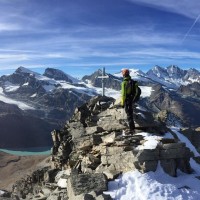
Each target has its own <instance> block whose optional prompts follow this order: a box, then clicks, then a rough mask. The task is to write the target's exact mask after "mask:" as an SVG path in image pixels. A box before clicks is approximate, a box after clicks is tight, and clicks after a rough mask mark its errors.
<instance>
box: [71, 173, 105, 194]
mask: <svg viewBox="0 0 200 200" xmlns="http://www.w3.org/2000/svg"><path fill="white" fill-rule="evenodd" d="M70 182H71V185H72V188H73V190H74V194H75V196H77V195H80V194H86V193H90V192H92V191H95V192H96V193H103V191H106V190H107V180H106V177H105V175H104V174H102V173H100V174H98V173H96V174H90V173H86V174H77V173H72V174H71V177H70Z"/></svg>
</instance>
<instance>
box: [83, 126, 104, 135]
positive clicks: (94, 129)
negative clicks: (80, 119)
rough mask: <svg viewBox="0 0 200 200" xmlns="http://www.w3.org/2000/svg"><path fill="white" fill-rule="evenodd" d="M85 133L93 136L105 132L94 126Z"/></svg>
mask: <svg viewBox="0 0 200 200" xmlns="http://www.w3.org/2000/svg"><path fill="white" fill-rule="evenodd" d="M85 131H86V134H87V135H91V134H94V133H100V132H102V131H103V129H102V128H101V127H99V126H93V127H86V128H85Z"/></svg>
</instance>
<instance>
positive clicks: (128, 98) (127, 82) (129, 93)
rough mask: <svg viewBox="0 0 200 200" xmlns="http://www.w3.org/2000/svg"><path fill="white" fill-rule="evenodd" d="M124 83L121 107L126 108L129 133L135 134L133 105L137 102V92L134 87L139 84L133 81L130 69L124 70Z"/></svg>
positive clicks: (122, 84)
mask: <svg viewBox="0 0 200 200" xmlns="http://www.w3.org/2000/svg"><path fill="white" fill-rule="evenodd" d="M121 72H122V75H123V82H122V83H121V106H122V107H123V108H125V112H126V114H127V120H128V126H129V130H127V131H126V132H127V133H134V130H135V124H134V121H133V103H134V102H135V101H134V100H135V97H136V96H137V95H136V90H135V89H134V91H133V87H135V88H136V87H137V86H138V85H137V82H136V81H133V80H131V76H130V73H129V70H128V69H122V71H121ZM132 83H133V84H134V86H133V85H132Z"/></svg>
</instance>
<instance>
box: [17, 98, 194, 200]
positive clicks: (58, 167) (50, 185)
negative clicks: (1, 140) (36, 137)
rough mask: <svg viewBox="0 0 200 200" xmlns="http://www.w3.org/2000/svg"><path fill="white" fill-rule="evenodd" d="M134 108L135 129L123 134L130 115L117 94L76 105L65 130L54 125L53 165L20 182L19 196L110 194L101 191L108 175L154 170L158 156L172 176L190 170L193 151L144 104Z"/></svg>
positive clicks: (83, 199)
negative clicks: (151, 140)
mask: <svg viewBox="0 0 200 200" xmlns="http://www.w3.org/2000/svg"><path fill="white" fill-rule="evenodd" d="M135 113H137V114H136V115H135V121H136V133H137V134H134V135H130V136H123V135H122V132H123V130H125V129H126V128H127V123H126V120H125V118H126V116H125V113H124V110H123V109H122V108H120V107H119V106H118V104H116V103H115V100H114V99H113V98H109V97H95V98H93V99H91V100H90V101H89V102H88V103H86V104H84V105H82V106H81V107H79V108H77V109H76V110H75V113H74V115H73V116H72V118H71V119H70V121H68V122H67V123H66V125H65V127H64V128H63V129H62V130H54V131H52V139H53V142H54V145H53V147H52V155H51V163H50V166H48V167H46V168H43V169H42V170H41V171H37V172H35V175H33V174H32V176H29V178H27V179H25V180H23V181H22V182H19V183H16V184H15V185H14V187H13V191H14V193H15V194H16V196H19V197H22V198H26V199H35V200H36V199H46V200H60V199H62V200H64V199H69V200H75V199H76V200H79V199H80V200H90V199H91V200H103V199H104V200H105V199H111V198H110V196H108V195H105V194H104V193H103V192H104V191H106V190H107V183H108V181H109V180H112V179H114V178H115V177H117V176H118V175H119V174H121V173H124V172H127V171H130V170H134V169H138V170H139V171H141V172H143V173H145V172H148V171H156V168H157V165H158V163H159V162H160V164H161V166H162V167H163V169H164V171H165V172H166V173H168V174H169V175H171V176H176V171H177V169H180V170H182V171H183V172H185V173H190V172H191V171H192V169H191V167H190V163H189V159H190V157H191V156H193V155H192V153H191V152H190V150H189V149H188V148H187V147H186V146H185V144H184V143H181V142H179V141H178V140H177V139H176V138H171V139H170V138H164V137H163V133H165V132H167V131H168V130H167V129H166V127H165V126H163V125H162V124H161V123H159V122H156V121H154V119H153V117H152V115H151V114H150V113H148V111H146V110H145V109H144V108H141V107H136V108H135ZM144 131H146V132H148V133H152V135H153V136H152V137H155V141H156V145H155V146H154V148H146V144H147V143H148V141H147V138H146V137H145V134H144ZM28 187H30V188H28ZM27 188H28V189H27Z"/></svg>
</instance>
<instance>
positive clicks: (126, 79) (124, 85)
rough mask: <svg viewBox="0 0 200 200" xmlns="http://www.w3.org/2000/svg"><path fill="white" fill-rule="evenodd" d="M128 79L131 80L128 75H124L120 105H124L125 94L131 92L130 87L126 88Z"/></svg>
mask: <svg viewBox="0 0 200 200" xmlns="http://www.w3.org/2000/svg"><path fill="white" fill-rule="evenodd" d="M129 80H131V77H130V76H127V77H124V80H123V82H122V83H121V106H124V103H125V100H126V97H127V95H129V94H131V88H129V89H127V83H128V81H129ZM133 99H134V98H133Z"/></svg>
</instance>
